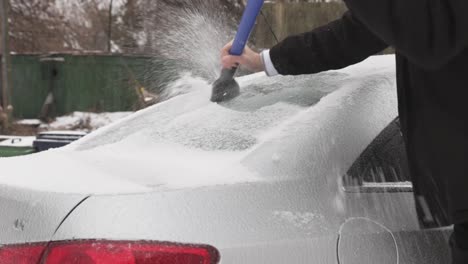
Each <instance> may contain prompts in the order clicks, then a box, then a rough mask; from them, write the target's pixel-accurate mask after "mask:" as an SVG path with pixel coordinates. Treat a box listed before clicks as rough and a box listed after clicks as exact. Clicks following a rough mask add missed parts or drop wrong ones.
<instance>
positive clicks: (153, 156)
mask: <svg viewBox="0 0 468 264" xmlns="http://www.w3.org/2000/svg"><path fill="white" fill-rule="evenodd" d="M393 61H394V57H393V56H376V57H372V58H370V59H368V60H366V61H364V62H362V63H360V64H358V65H355V66H352V67H348V68H346V69H343V70H338V71H330V72H325V73H321V74H316V75H311V76H300V77H273V78H268V77H266V76H264V75H262V74H256V75H250V76H245V77H242V78H240V79H239V82H240V85H241V87H242V93H241V95H240V96H239V97H238V98H236V99H234V100H232V101H230V102H228V103H223V104H220V105H218V104H214V103H211V102H209V98H210V89H211V87H210V85H208V84H207V83H205V82H204V81H203V80H199V79H196V78H192V77H189V76H186V77H184V78H182V79H181V80H179V81H178V82H176V83H175V84H174V85H173V86H172V87H171V89H173V92H174V93H177V92H178V91H179V92H180V91H184V93H183V94H182V95H179V96H176V97H174V98H172V99H170V100H168V101H166V102H164V103H161V104H158V105H155V106H153V107H150V108H148V109H145V110H142V111H140V112H138V113H135V114H134V115H132V116H130V117H128V118H125V119H123V120H121V121H119V122H117V123H115V124H112V125H110V126H108V127H105V128H103V129H100V130H98V131H96V132H94V133H92V134H90V135H88V136H86V137H85V138H83V139H81V140H79V141H77V142H75V143H73V144H71V145H69V146H67V147H65V148H62V149H57V150H52V151H47V152H44V153H40V154H35V155H32V156H25V157H18V158H11V159H1V160H0V183H1V187H0V188H1V194H0V212H1V216H0V244H1V245H2V247H1V248H0V263H1V264H13V263H22V264H32V263H46V264H56V263H80V264H81V263H139V264H146V263H152V264H153V263H154V264H161V263H180V264H191V263H197V264H201V263H203V264H211V263H281V264H283V263H339V264H351V263H356V264H357V263H360V264H362V263H371V264H387V263H388V264H399V263H407V264H429V263H444V264H446V263H449V248H448V246H447V240H448V235H449V233H450V231H451V230H450V228H432V229H423V228H422V227H431V226H433V225H432V224H433V223H432V222H433V221H432V219H431V216H430V215H426V216H424V210H423V211H422V214H421V215H422V216H424V217H422V218H421V219H419V218H418V217H417V214H416V208H415V203H414V198H413V193H412V186H411V183H410V180H409V176H408V169H407V162H406V156H405V152H404V143H403V141H402V137H401V134H400V132H399V124H398V119H397V116H398V114H397V96H396V89H395V71H394V62H393ZM422 209H424V208H422Z"/></svg>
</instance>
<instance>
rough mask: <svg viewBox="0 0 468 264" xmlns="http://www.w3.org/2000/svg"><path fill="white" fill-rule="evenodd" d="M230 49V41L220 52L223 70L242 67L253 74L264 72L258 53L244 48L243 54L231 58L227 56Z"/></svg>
mask: <svg viewBox="0 0 468 264" xmlns="http://www.w3.org/2000/svg"><path fill="white" fill-rule="evenodd" d="M231 47H232V41H231V42H229V43H228V44H226V46H224V48H223V49H222V50H221V63H222V65H223V68H226V69H230V68H233V67H237V66H239V65H242V66H244V67H246V68H247V69H248V70H250V71H253V72H259V71H264V70H265V66H264V65H263V61H262V58H261V56H260V54H259V53H257V52H255V51H253V50H251V49H250V48H249V47H245V49H244V53H242V55H241V56H233V55H230V54H229V51H230V50H231Z"/></svg>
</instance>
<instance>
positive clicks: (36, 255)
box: [0, 244, 47, 264]
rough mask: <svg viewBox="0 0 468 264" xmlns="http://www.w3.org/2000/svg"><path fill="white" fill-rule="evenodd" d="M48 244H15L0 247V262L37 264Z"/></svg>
mask: <svg viewBox="0 0 468 264" xmlns="http://www.w3.org/2000/svg"><path fill="white" fill-rule="evenodd" d="M46 245H47V244H28V245H13V246H5V247H1V248H0V264H10V263H15V264H32V263H34V264H36V263H39V260H40V258H41V254H42V252H44V249H45V248H46Z"/></svg>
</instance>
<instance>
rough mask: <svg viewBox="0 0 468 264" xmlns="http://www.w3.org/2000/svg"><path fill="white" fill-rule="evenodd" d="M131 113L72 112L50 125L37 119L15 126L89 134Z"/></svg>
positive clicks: (21, 122) (20, 121)
mask: <svg viewBox="0 0 468 264" xmlns="http://www.w3.org/2000/svg"><path fill="white" fill-rule="evenodd" d="M132 113H133V112H112V113H89V112H73V113H71V114H70V115H66V116H60V117H57V118H56V119H55V121H53V122H52V123H49V124H47V123H43V122H41V121H40V120H38V119H23V120H18V121H17V122H16V124H19V125H25V126H39V130H40V131H53V130H62V131H63V130H73V131H83V132H91V131H94V130H96V129H98V128H101V127H103V126H107V125H109V124H112V123H114V122H115V121H117V120H120V119H122V118H124V117H127V116H129V115H131V114H132Z"/></svg>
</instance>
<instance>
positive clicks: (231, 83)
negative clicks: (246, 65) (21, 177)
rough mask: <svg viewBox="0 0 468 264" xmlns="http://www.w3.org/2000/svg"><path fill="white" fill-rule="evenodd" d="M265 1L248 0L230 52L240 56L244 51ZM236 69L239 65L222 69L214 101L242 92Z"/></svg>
mask: <svg viewBox="0 0 468 264" xmlns="http://www.w3.org/2000/svg"><path fill="white" fill-rule="evenodd" d="M263 2H264V0H248V2H247V6H246V7H245V10H244V14H243V15H242V19H241V22H240V24H239V28H238V30H237V34H236V37H235V38H234V42H233V43H232V47H231V50H230V51H229V54H231V55H234V56H240V55H242V53H243V52H244V48H245V45H246V44H247V40H248V39H249V36H250V33H252V29H253V27H254V25H255V20H257V16H258V15H259V14H260V10H261V9H262V6H263ZM236 71H237V67H233V68H231V69H222V71H221V76H220V77H219V78H218V80H216V81H215V82H214V83H213V90H212V93H211V101H212V102H216V103H220V102H223V101H228V100H231V99H233V98H235V97H236V96H238V95H239V94H240V87H239V84H238V83H237V82H236V80H234V74H236Z"/></svg>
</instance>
